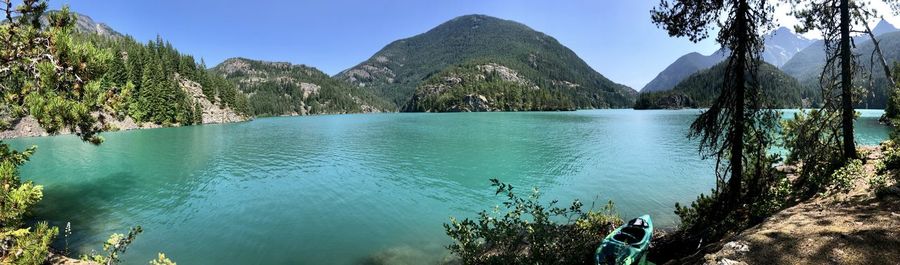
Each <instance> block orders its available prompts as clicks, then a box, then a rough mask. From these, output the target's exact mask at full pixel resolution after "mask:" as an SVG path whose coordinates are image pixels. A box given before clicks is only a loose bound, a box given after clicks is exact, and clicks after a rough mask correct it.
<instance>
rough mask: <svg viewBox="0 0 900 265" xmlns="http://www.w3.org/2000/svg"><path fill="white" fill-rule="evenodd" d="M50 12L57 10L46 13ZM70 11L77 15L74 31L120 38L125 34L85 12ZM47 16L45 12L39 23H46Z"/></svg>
mask: <svg viewBox="0 0 900 265" xmlns="http://www.w3.org/2000/svg"><path fill="white" fill-rule="evenodd" d="M52 12H57V11H48V12H47V13H48V14H49V13H52ZM70 12H71V11H70ZM72 13H73V14H74V15H75V16H76V17H77V19H76V20H75V31H76V32H79V33H85V34H97V35H100V36H104V37H110V38H121V37H124V36H125V35H123V34H122V33H119V32H118V31H116V30H114V29H113V28H111V27H110V26H109V25H106V24H105V23H100V22H96V21H94V19H93V18H91V17H89V16H87V15H85V14H80V13H74V12H72ZM47 17H48V15H46V14H45V15H44V16H42V17H41V23H43V24H45V25H46V24H47Z"/></svg>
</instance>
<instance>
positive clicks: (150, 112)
mask: <svg viewBox="0 0 900 265" xmlns="http://www.w3.org/2000/svg"><path fill="white" fill-rule="evenodd" d="M74 37H75V38H76V39H77V40H79V42H82V43H90V44H91V45H92V46H94V47H97V49H100V50H101V51H103V52H107V53H109V57H108V59H109V60H108V61H107V62H98V64H100V65H103V66H104V67H105V68H104V69H103V70H102V71H101V75H102V76H103V78H104V81H105V83H104V84H105V86H106V87H108V88H110V89H111V90H110V91H111V92H112V93H116V94H117V96H118V97H120V98H121V100H122V102H121V105H119V108H118V109H116V110H115V111H116V112H117V115H118V116H119V117H126V116H127V117H130V118H132V119H133V120H134V121H135V122H136V123H138V124H140V123H143V122H151V123H155V124H160V125H172V124H181V125H184V124H196V123H210V122H230V121H236V120H242V119H243V118H239V117H234V116H235V114H234V113H233V112H238V113H247V112H248V109H247V99H246V97H245V96H244V95H243V94H241V93H240V92H238V91H237V90H235V89H234V87H233V86H230V85H229V84H228V83H227V82H225V81H224V80H222V79H221V78H219V77H216V76H215V75H212V74H210V73H207V72H206V69H205V67H204V66H203V65H202V64H198V63H197V62H196V61H194V58H193V57H192V56H190V55H185V54H181V53H179V52H178V50H176V49H175V48H174V47H173V46H172V44H171V43H168V42H166V41H163V40H162V39H161V38H159V37H157V39H156V40H155V41H150V42H148V43H147V44H141V43H139V42H137V41H135V40H134V39H133V38H131V37H130V36H125V37H119V38H110V37H106V36H100V35H97V34H93V33H92V34H78V35H74ZM196 92H200V93H196Z"/></svg>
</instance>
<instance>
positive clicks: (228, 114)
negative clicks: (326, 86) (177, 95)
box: [175, 74, 318, 124]
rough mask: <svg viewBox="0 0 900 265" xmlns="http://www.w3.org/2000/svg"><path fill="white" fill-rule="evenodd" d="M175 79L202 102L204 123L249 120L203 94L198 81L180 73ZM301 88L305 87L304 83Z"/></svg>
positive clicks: (196, 101) (196, 99)
mask: <svg viewBox="0 0 900 265" xmlns="http://www.w3.org/2000/svg"><path fill="white" fill-rule="evenodd" d="M175 79H176V80H178V84H179V85H180V86H181V89H182V90H184V91H185V92H187V93H188V96H189V97H192V98H193V101H194V102H195V103H200V107H201V108H202V109H203V122H202V123H203V124H209V123H230V122H241V121H246V120H247V117H245V116H243V115H240V114H238V113H237V112H235V111H234V110H232V109H231V108H230V107H225V108H222V107H221V106H219V105H216V104H214V103H212V102H211V101H210V100H209V99H207V98H206V95H204V94H203V87H202V86H200V84H198V83H197V82H194V81H191V80H188V79H186V78H182V77H181V76H179V75H178V74H175ZM301 89H304V88H303V86H302V85H301ZM306 89H308V90H310V91H318V86H316V85H311V86H307V87H306ZM303 93H304V95H306V93H307V91H306V90H304V92H303Z"/></svg>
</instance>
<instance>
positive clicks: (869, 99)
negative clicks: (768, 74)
mask: <svg viewBox="0 0 900 265" xmlns="http://www.w3.org/2000/svg"><path fill="white" fill-rule="evenodd" d="M872 32H873V34H876V35H877V37H876V38H877V39H878V41H879V44H880V46H881V50H882V52H884V56H885V59H886V61H887V62H888V65H889V66H891V67H893V65H894V63H895V62H900V31H898V29H897V28H895V27H894V26H893V25H891V24H890V23H888V22H887V21H884V20H882V21H880V22H879V23H878V25H876V26H875V28H873V29H872ZM854 42H855V43H856V48H855V50H854V54H857V55H858V56H859V62H860V67H862V71H861V73H863V74H865V75H868V74H869V73H872V77H874V78H873V79H872V80H871V81H872V82H871V84H870V79H868V78H866V77H865V76H863V75H857V76H856V77H855V78H854V82H856V84H857V85H858V86H861V87H865V88H867V89H868V92H867V93H866V94H865V95H864V96H863V97H862V98H861V100H862V102H861V103H858V104H857V106H856V107H859V108H884V107H885V105H886V104H887V96H888V94H887V91H888V82H887V79H886V77H885V75H884V71H883V70H882V69H881V65H880V64H877V63H876V64H875V67H876V68H875V69H874V70H873V69H872V68H871V67H870V62H871V61H872V59H873V58H872V56H873V52H874V50H875V45H874V43H872V41H871V40H870V39H869V37H868V36H858V37H855V38H854ZM825 56H826V54H825V44H824V42H822V41H817V42H816V43H813V44H812V45H810V46H809V47H807V48H806V49H803V51H801V52H800V53H798V54H797V55H795V56H794V57H793V58H791V60H789V61H788V62H787V63H785V64H784V66H782V67H781V68H782V70H784V72H785V73H787V74H789V75H791V76H793V77H794V78H797V80H799V81H800V83H801V84H803V85H804V86H808V87H818V84H819V77H820V75H821V73H822V69H823V68H824V66H825ZM874 56H875V58H874V59H875V61H876V62H877V61H878V59H879V58H878V57H877V56H878V55H874Z"/></svg>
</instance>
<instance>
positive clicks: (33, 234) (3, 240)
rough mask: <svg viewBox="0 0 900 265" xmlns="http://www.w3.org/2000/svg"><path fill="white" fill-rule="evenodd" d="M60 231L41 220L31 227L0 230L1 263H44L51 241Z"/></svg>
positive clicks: (24, 264) (23, 264)
mask: <svg viewBox="0 0 900 265" xmlns="http://www.w3.org/2000/svg"><path fill="white" fill-rule="evenodd" d="M58 233H59V229H58V228H56V227H50V226H48V225H47V222H39V223H37V224H36V225H35V226H34V230H32V229H31V228H21V229H16V230H12V231H5V229H4V231H2V232H0V245H2V248H0V264H20V265H26V264H28V265H39V264H44V261H46V259H47V256H48V254H49V251H50V249H49V248H50V243H52V242H53V238H54V237H56V234H58Z"/></svg>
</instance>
